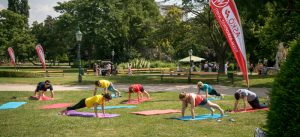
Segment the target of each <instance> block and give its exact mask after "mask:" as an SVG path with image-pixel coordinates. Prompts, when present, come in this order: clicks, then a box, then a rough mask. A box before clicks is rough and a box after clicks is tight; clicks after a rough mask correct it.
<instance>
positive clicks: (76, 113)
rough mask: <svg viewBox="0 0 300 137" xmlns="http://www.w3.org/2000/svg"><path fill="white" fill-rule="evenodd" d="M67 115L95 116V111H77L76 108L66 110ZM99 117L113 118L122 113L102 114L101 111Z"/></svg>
mask: <svg viewBox="0 0 300 137" xmlns="http://www.w3.org/2000/svg"><path fill="white" fill-rule="evenodd" d="M66 115H67V116H79V117H95V113H94V112H77V111H75V110H69V111H67V112H66ZM98 116H99V118H112V117H118V116H120V114H102V113H101V112H100V113H98Z"/></svg>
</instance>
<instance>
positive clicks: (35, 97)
mask: <svg viewBox="0 0 300 137" xmlns="http://www.w3.org/2000/svg"><path fill="white" fill-rule="evenodd" d="M29 99H31V100H40V101H47V100H53V98H50V97H48V96H40V98H38V97H37V96H30V97H29Z"/></svg>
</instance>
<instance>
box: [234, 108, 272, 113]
mask: <svg viewBox="0 0 300 137" xmlns="http://www.w3.org/2000/svg"><path fill="white" fill-rule="evenodd" d="M257 110H269V108H261V109H253V108H246V112H255V111H257ZM238 112H244V109H239V110H237V111H230V113H238Z"/></svg>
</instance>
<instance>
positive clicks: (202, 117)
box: [177, 114, 227, 121]
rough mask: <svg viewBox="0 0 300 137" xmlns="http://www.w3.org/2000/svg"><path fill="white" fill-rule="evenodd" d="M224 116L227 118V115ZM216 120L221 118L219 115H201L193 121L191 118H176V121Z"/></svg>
mask: <svg viewBox="0 0 300 137" xmlns="http://www.w3.org/2000/svg"><path fill="white" fill-rule="evenodd" d="M224 116H227V115H224ZM217 118H221V115H220V114H214V115H213V116H212V115H211V114H203V115H198V116H196V117H195V119H192V116H185V117H181V118H177V119H178V120H184V121H188V120H204V119H217Z"/></svg>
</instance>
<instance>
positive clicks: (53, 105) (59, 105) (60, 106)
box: [41, 103, 72, 109]
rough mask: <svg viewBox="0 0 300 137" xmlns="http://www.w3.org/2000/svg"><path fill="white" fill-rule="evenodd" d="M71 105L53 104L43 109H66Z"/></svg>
mask: <svg viewBox="0 0 300 137" xmlns="http://www.w3.org/2000/svg"><path fill="white" fill-rule="evenodd" d="M71 105H72V104H71V103H57V104H51V105H45V106H42V107H41V108H42V109H55V108H65V107H68V106H71Z"/></svg>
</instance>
